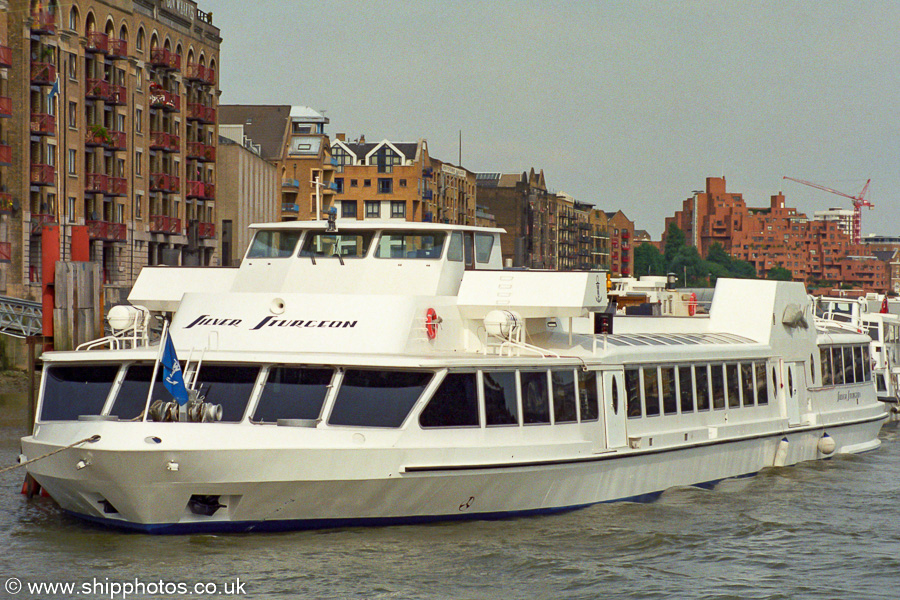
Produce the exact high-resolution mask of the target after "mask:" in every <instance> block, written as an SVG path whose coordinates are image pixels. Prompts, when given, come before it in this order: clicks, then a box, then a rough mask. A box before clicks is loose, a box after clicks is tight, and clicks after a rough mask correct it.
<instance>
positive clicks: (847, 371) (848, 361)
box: [841, 346, 855, 384]
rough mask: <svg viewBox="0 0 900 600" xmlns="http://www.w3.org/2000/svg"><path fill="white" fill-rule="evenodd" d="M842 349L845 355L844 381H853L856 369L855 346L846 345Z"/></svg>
mask: <svg viewBox="0 0 900 600" xmlns="http://www.w3.org/2000/svg"><path fill="white" fill-rule="evenodd" d="M841 351H842V353H843V355H844V383H845V384H846V383H853V382H854V381H855V378H854V373H855V369H854V367H853V348H851V347H850V346H844V347H843V348H842V349H841Z"/></svg>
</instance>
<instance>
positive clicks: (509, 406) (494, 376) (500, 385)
mask: <svg viewBox="0 0 900 600" xmlns="http://www.w3.org/2000/svg"><path fill="white" fill-rule="evenodd" d="M482 387H483V393H484V413H485V420H486V423H487V426H488V427H491V426H494V425H518V424H519V409H518V405H517V400H516V398H517V394H516V372H515V371H485V372H484V373H483V374H482Z"/></svg>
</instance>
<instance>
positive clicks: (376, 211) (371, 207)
mask: <svg viewBox="0 0 900 600" xmlns="http://www.w3.org/2000/svg"><path fill="white" fill-rule="evenodd" d="M380 217H381V202H379V201H378V200H366V218H367V219H378V218H380Z"/></svg>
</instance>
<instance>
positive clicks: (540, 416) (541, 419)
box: [519, 371, 550, 425]
mask: <svg viewBox="0 0 900 600" xmlns="http://www.w3.org/2000/svg"><path fill="white" fill-rule="evenodd" d="M519 383H520V385H521V386H522V388H521V389H522V422H523V423H524V424H525V425H538V424H549V423H550V394H549V392H548V386H547V371H520V372H519Z"/></svg>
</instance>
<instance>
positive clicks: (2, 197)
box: [0, 192, 13, 215]
mask: <svg viewBox="0 0 900 600" xmlns="http://www.w3.org/2000/svg"><path fill="white" fill-rule="evenodd" d="M12 211H13V199H12V194H10V193H9V192H0V215H9V214H12Z"/></svg>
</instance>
